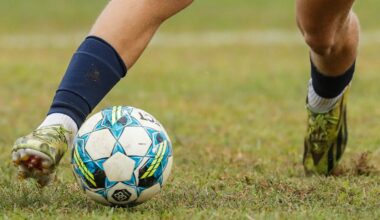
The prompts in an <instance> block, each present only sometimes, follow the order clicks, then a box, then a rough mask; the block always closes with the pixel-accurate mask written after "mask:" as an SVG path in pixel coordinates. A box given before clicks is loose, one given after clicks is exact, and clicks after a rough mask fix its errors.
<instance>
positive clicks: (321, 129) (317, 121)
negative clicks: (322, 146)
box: [308, 113, 339, 142]
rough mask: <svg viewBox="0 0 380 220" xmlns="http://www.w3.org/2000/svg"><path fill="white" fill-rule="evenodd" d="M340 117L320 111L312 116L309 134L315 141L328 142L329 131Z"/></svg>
mask: <svg viewBox="0 0 380 220" xmlns="http://www.w3.org/2000/svg"><path fill="white" fill-rule="evenodd" d="M338 121H339V119H338V117H336V116H333V115H331V114H330V113H320V114H314V115H311V116H310V119H309V130H308V136H309V137H310V139H311V141H313V142H327V141H328V138H329V135H328V131H329V130H330V128H331V127H333V126H335V125H337V124H338Z"/></svg>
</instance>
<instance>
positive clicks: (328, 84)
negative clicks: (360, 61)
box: [311, 62, 355, 99]
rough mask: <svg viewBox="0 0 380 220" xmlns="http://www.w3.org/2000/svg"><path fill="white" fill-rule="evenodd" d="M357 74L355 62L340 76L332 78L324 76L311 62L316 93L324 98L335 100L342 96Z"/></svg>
mask: <svg viewBox="0 0 380 220" xmlns="http://www.w3.org/2000/svg"><path fill="white" fill-rule="evenodd" d="M354 72H355V62H354V63H353V64H352V66H351V67H350V68H349V69H348V70H347V71H346V72H344V73H343V74H342V75H340V76H336V77H331V76H326V75H323V74H322V73H321V72H319V71H318V70H317V67H316V66H315V65H314V64H313V62H311V79H312V84H313V88H314V91H315V92H316V93H317V94H318V95H319V96H321V97H322V98H327V99H331V98H335V97H337V96H338V95H340V94H341V93H342V92H343V90H344V89H345V88H346V86H347V85H348V84H349V83H350V82H351V80H352V77H353V75H354Z"/></svg>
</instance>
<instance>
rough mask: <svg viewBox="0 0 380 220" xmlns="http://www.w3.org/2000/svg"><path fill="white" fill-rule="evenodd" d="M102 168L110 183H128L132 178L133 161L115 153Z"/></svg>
mask: <svg viewBox="0 0 380 220" xmlns="http://www.w3.org/2000/svg"><path fill="white" fill-rule="evenodd" d="M103 167H104V171H105V173H106V176H107V178H108V179H109V180H110V181H115V182H116V181H121V182H122V181H128V180H130V179H131V177H132V174H133V170H134V168H135V161H134V160H132V159H131V158H129V157H127V156H126V155H124V154H122V153H120V152H117V153H116V154H114V155H112V156H111V157H110V158H109V159H108V160H106V162H104V164H103Z"/></svg>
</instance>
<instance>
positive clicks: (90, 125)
mask: <svg viewBox="0 0 380 220" xmlns="http://www.w3.org/2000/svg"><path fill="white" fill-rule="evenodd" d="M102 118H103V116H102V113H101V112H98V113H96V114H95V115H93V116H91V118H89V119H88V120H87V121H86V122H85V123H84V124H83V125H82V126H81V128H80V129H79V131H78V136H79V137H80V136H82V135H84V134H87V133H90V132H91V131H93V129H94V128H95V126H96V124H97V123H98V122H99V121H100V120H102Z"/></svg>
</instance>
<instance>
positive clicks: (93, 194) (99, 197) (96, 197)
mask: <svg viewBox="0 0 380 220" xmlns="http://www.w3.org/2000/svg"><path fill="white" fill-rule="evenodd" d="M85 192H86V194H87V196H88V197H90V198H91V199H92V200H94V201H96V202H99V203H101V204H103V205H108V206H109V205H112V204H111V203H110V202H108V201H107V199H106V198H104V197H103V196H102V195H100V194H98V193H96V192H92V191H90V190H85Z"/></svg>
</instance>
